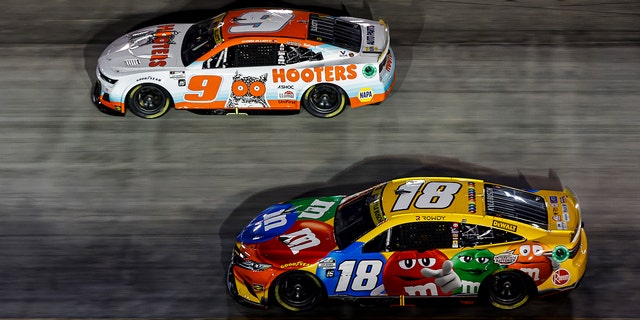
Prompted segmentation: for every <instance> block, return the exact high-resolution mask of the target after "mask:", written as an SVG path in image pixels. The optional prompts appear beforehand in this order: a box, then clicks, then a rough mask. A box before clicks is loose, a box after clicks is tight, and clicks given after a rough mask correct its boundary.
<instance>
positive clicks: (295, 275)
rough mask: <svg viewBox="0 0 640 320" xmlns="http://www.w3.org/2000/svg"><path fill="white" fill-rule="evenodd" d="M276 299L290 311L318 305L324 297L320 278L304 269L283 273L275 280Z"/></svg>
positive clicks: (303, 309) (307, 308)
mask: <svg viewBox="0 0 640 320" xmlns="http://www.w3.org/2000/svg"><path fill="white" fill-rule="evenodd" d="M273 293H274V295H275V298H276V301H278V304H280V306H282V307H283V308H285V309H287V310H290V311H305V310H309V309H312V308H313V307H315V306H316V305H318V304H319V303H320V302H321V301H322V299H323V297H324V289H323V287H322V284H321V283H320V280H318V278H316V277H315V276H314V275H312V274H310V273H308V272H304V271H293V272H289V273H285V274H283V275H282V276H280V278H278V279H277V280H276V283H275V287H274V291H273Z"/></svg>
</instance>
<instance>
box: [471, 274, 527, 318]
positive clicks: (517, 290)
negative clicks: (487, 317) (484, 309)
mask: <svg viewBox="0 0 640 320" xmlns="http://www.w3.org/2000/svg"><path fill="white" fill-rule="evenodd" d="M484 284H485V285H486V286H485V287H484V290H483V291H484V293H485V294H486V298H487V299H488V301H489V303H490V304H491V305H493V306H494V307H496V308H499V309H504V310H511V309H515V308H518V307H521V306H523V305H524V304H525V303H527V301H529V299H530V298H531V295H532V292H533V287H535V285H534V284H533V281H532V280H531V278H530V277H529V276H528V275H526V274H525V273H523V272H520V271H516V270H506V269H505V270H501V271H498V272H495V273H494V274H492V275H490V276H489V277H487V279H486V280H485V282H484Z"/></svg>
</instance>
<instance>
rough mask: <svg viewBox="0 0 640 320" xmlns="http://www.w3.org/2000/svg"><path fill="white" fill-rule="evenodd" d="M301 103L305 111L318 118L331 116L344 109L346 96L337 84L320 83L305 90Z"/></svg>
mask: <svg viewBox="0 0 640 320" xmlns="http://www.w3.org/2000/svg"><path fill="white" fill-rule="evenodd" d="M302 105H303V106H304V109H305V110H307V112H309V113H310V114H312V115H314V116H316V117H318V118H332V117H335V116H337V115H339V114H340V113H341V112H342V111H344V109H345V106H346V105H347V97H346V96H345V94H344V93H343V92H342V90H341V89H340V88H338V87H337V86H335V85H332V84H327V83H321V84H316V85H314V86H312V87H311V88H309V90H307V91H306V92H305V94H304V96H303V97H302Z"/></svg>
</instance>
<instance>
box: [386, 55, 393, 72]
mask: <svg viewBox="0 0 640 320" xmlns="http://www.w3.org/2000/svg"><path fill="white" fill-rule="evenodd" d="M392 58H393V57H392V56H391V52H389V53H387V63H385V65H384V68H385V69H386V70H387V71H388V72H391V67H392V66H393V59H392Z"/></svg>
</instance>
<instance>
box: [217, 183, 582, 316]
mask: <svg viewBox="0 0 640 320" xmlns="http://www.w3.org/2000/svg"><path fill="white" fill-rule="evenodd" d="M558 186H559V187H558V188H553V189H554V190H522V189H517V188H513V187H508V186H504V185H500V184H494V183H490V182H485V181H483V180H477V179H468V178H440V177H416V178H402V179H396V180H392V181H389V182H385V183H382V184H379V185H376V186H374V187H371V188H369V189H367V190H365V191H362V192H359V193H356V194H353V195H350V196H346V197H345V196H330V197H318V198H304V199H295V200H291V201H287V202H283V203H279V204H275V205H273V206H271V207H269V208H267V209H265V210H264V211H263V212H262V213H260V214H259V215H258V216H257V217H256V218H255V219H253V221H251V222H250V223H249V225H248V226H247V227H245V228H244V229H243V230H242V231H241V232H240V233H239V234H238V236H237V239H236V240H237V241H236V244H235V248H234V249H233V254H232V259H231V263H230V265H229V270H228V274H227V287H228V291H229V292H230V294H231V295H232V296H233V297H235V298H236V300H238V301H239V302H241V303H243V304H248V305H251V306H259V307H268V306H271V305H280V306H281V307H283V308H285V309H288V310H291V311H302V310H308V309H311V308H313V307H315V306H316V305H317V304H318V303H320V302H321V301H322V300H323V299H324V298H327V297H329V298H344V299H361V298H362V299H372V298H384V299H386V300H387V301H388V300H389V299H391V300H395V299H398V300H396V301H398V302H399V303H401V305H403V304H404V301H405V297H406V298H424V297H457V298H461V299H462V300H471V301H473V300H478V299H481V300H483V301H489V302H490V303H491V304H492V305H493V306H495V307H497V308H501V309H514V308H517V307H520V306H522V305H523V304H525V303H526V302H527V301H528V300H529V299H530V297H533V296H543V295H550V294H553V293H559V292H563V291H568V290H571V289H573V288H575V287H576V286H577V285H578V283H579V282H580V280H581V279H582V276H583V275H584V272H585V269H586V263H587V236H586V234H585V231H584V229H583V223H582V220H581V216H580V209H579V204H578V201H577V199H576V197H575V196H574V194H573V193H572V192H571V191H570V190H569V189H567V188H563V187H562V186H561V185H560V184H559V185H558ZM555 189H557V190H555Z"/></svg>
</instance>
